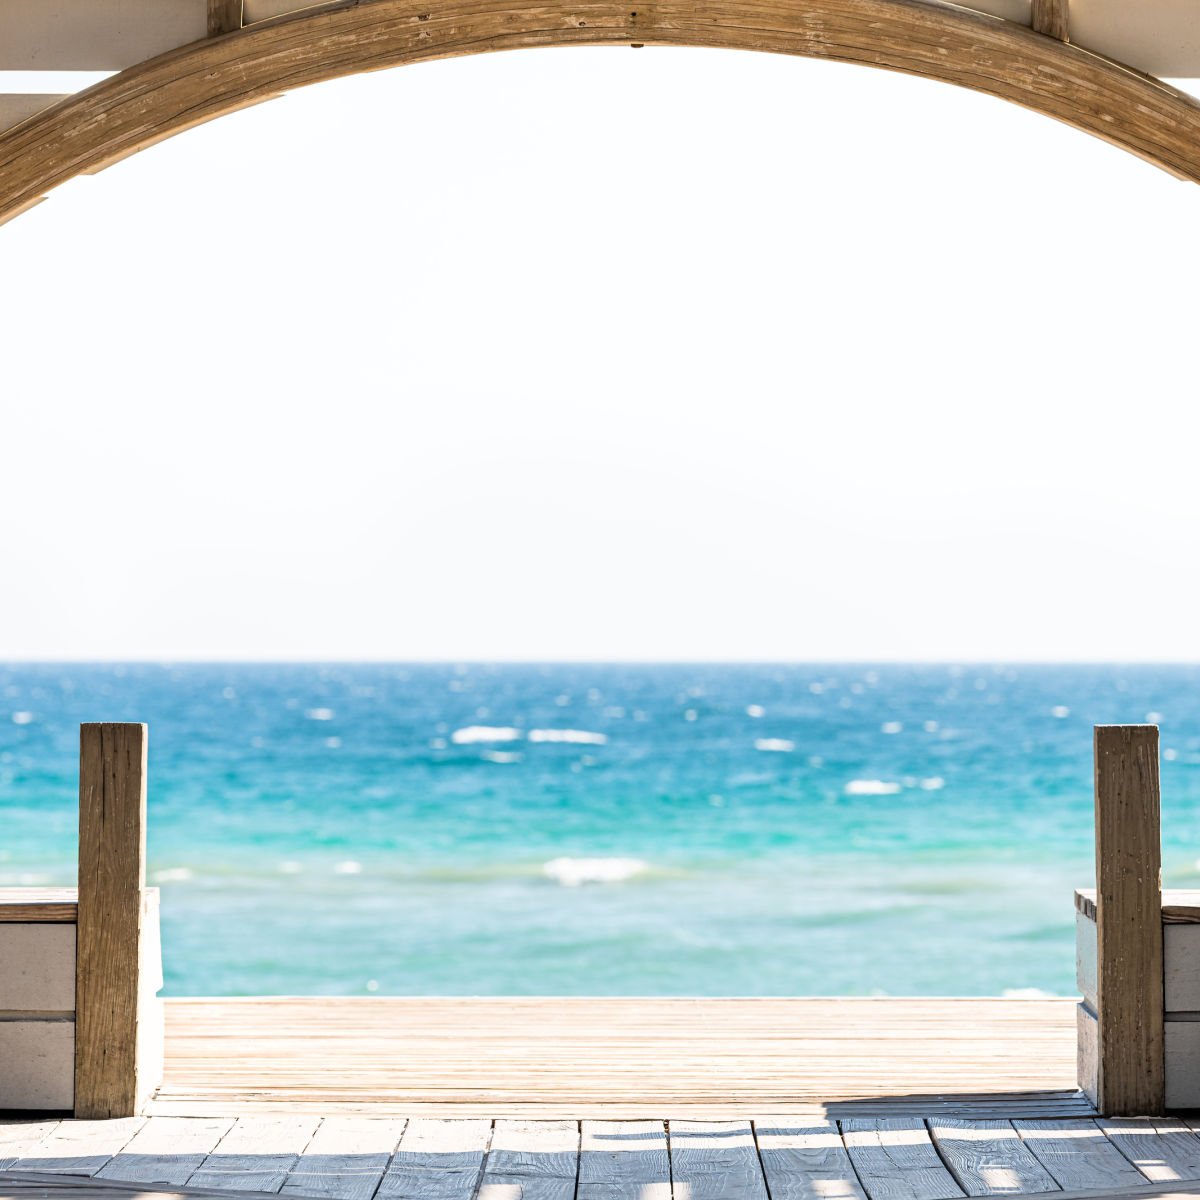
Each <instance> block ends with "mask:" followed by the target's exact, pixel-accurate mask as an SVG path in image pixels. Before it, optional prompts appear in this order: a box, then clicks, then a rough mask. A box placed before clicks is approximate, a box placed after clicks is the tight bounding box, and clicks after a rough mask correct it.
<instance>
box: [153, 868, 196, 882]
mask: <svg viewBox="0 0 1200 1200" xmlns="http://www.w3.org/2000/svg"><path fill="white" fill-rule="evenodd" d="M194 877H195V872H194V871H193V870H192V869H191V867H164V868H163V869H162V870H161V871H155V872H154V875H153V876H152V878H153V880H154V882H155V883H186V882H187V881H188V880H189V879H192V878H194Z"/></svg>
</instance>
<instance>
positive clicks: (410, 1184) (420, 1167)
mask: <svg viewBox="0 0 1200 1200" xmlns="http://www.w3.org/2000/svg"><path fill="white" fill-rule="evenodd" d="M491 1133H492V1128H491V1122H490V1121H437V1120H423V1119H418V1120H413V1121H409V1123H408V1124H407V1125H406V1126H405V1129H404V1134H403V1135H402V1136H401V1138H400V1145H399V1148H398V1149H397V1150H396V1153H395V1154H394V1155H393V1156H392V1162H391V1165H390V1166H389V1167H388V1169H387V1171H386V1172H385V1173H384V1176H383V1180H382V1181H381V1183H380V1184H379V1191H377V1192H376V1193H375V1195H376V1197H377V1198H378V1200H472V1197H473V1196H474V1195H475V1190H476V1187H477V1186H478V1184H479V1177H480V1174H481V1173H482V1171H483V1160H484V1158H485V1156H486V1155H487V1148H488V1143H489V1141H490V1139H491Z"/></svg>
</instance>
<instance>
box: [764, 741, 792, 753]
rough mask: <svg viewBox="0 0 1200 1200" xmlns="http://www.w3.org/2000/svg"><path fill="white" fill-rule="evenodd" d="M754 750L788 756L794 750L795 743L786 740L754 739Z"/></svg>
mask: <svg viewBox="0 0 1200 1200" xmlns="http://www.w3.org/2000/svg"><path fill="white" fill-rule="evenodd" d="M754 748H755V750H765V751H767V752H768V753H774V754H790V753H791V752H792V751H793V750H795V748H796V743H795V742H789V741H788V740H787V738H755V739H754Z"/></svg>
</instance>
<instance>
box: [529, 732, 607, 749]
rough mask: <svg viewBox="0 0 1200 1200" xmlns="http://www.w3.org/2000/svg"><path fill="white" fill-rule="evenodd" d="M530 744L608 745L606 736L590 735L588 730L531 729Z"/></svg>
mask: <svg viewBox="0 0 1200 1200" xmlns="http://www.w3.org/2000/svg"><path fill="white" fill-rule="evenodd" d="M529 740H530V741H531V742H570V743H572V744H573V745H577V746H604V745H607V744H608V735H607V734H604V733H592V732H591V730H588V729H531V730H530V731H529Z"/></svg>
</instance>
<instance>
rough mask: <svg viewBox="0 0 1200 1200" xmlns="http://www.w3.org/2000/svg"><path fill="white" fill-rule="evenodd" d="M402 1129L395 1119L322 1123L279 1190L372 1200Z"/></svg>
mask: <svg viewBox="0 0 1200 1200" xmlns="http://www.w3.org/2000/svg"><path fill="white" fill-rule="evenodd" d="M404 1125H405V1122H404V1120H403V1118H396V1117H392V1118H388V1117H346V1116H333V1117H326V1118H325V1119H324V1120H323V1121H322V1122H321V1125H320V1128H319V1129H318V1130H317V1132H316V1133H315V1134H314V1135H313V1139H312V1141H311V1142H309V1144H308V1145H307V1146H306V1147H305V1150H304V1153H303V1154H302V1155H301V1156H300V1158H299V1160H298V1161H297V1163H296V1165H295V1166H294V1167H293V1168H292V1170H291V1172H290V1173H289V1175H288V1178H287V1182H286V1183H285V1184H284V1185H283V1189H282V1190H283V1191H284V1193H287V1194H296V1195H302V1196H320V1197H328V1198H329V1200H371V1197H372V1196H374V1195H375V1190H376V1188H378V1186H379V1181H380V1180H381V1179H382V1178H383V1173H384V1171H385V1170H386V1169H387V1165H388V1163H389V1161H390V1160H391V1157H392V1152H393V1151H394V1150H395V1149H396V1145H397V1143H398V1142H399V1141H400V1135H401V1134H402V1133H403V1132H404Z"/></svg>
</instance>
